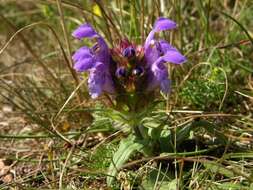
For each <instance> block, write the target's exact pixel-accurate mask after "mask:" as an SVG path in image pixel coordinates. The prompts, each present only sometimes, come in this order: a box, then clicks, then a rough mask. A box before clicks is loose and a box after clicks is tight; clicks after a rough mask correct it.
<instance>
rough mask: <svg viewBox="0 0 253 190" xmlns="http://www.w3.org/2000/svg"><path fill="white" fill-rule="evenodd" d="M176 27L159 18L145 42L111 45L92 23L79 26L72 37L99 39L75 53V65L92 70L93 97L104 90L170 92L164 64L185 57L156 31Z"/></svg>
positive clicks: (105, 91)
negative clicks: (110, 46) (141, 43)
mask: <svg viewBox="0 0 253 190" xmlns="http://www.w3.org/2000/svg"><path fill="white" fill-rule="evenodd" d="M174 28H176V23H175V22H173V21H171V20H169V19H166V18H159V19H157V21H156V22H155V24H154V27H153V29H152V30H151V32H150V33H149V35H148V37H147V38H146V41H145V43H144V44H143V45H136V44H134V43H131V42H129V41H128V40H127V39H124V40H122V41H121V42H120V43H119V46H117V47H113V48H111V49H110V48H109V47H108V46H107V44H106V42H105V40H104V39H103V38H102V37H101V36H100V35H99V34H98V33H97V32H96V31H95V30H94V29H93V28H92V27H91V25H89V24H83V25H81V26H79V27H78V28H77V29H76V30H75V31H74V32H73V34H72V35H73V36H74V37H75V38H77V39H83V38H92V39H95V40H96V43H95V45H94V46H93V47H91V48H89V47H86V46H83V47H81V48H80V49H78V50H77V51H76V53H75V54H74V55H73V60H74V62H75V65H74V68H75V70H76V71H78V72H85V71H88V72H89V79H88V87H89V92H90V95H91V97H92V98H97V97H98V96H99V95H101V94H102V93H109V94H116V96H117V95H120V94H124V93H142V94H143V93H149V92H152V91H154V90H155V89H157V88H160V90H161V91H162V92H163V93H165V94H167V93H168V92H169V89H170V81H169V79H168V70H167V67H166V65H165V63H167V62H169V63H173V64H182V63H184V62H185V61H186V58H185V57H184V56H183V55H182V54H181V53H180V52H179V51H178V50H177V49H176V48H174V47H173V46H171V45H170V44H169V43H168V42H166V41H165V40H159V39H156V38H155V34H156V33H159V32H161V31H164V30H170V29H174Z"/></svg>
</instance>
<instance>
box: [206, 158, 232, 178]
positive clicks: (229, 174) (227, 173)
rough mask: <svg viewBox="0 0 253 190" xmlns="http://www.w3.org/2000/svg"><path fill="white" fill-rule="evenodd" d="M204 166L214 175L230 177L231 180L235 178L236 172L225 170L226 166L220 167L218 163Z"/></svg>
mask: <svg viewBox="0 0 253 190" xmlns="http://www.w3.org/2000/svg"><path fill="white" fill-rule="evenodd" d="M203 165H204V166H205V168H207V169H209V170H210V171H212V172H213V173H219V174H222V175H224V176H226V177H229V178H231V177H234V176H235V174H234V172H232V171H231V170H229V169H227V168H225V167H224V166H220V165H218V164H217V163H210V162H209V163H204V164H203Z"/></svg>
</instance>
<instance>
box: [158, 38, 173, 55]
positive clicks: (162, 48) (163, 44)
mask: <svg viewBox="0 0 253 190" xmlns="http://www.w3.org/2000/svg"><path fill="white" fill-rule="evenodd" d="M158 44H159V45H157V47H158V49H159V50H160V51H161V52H163V53H164V54H165V53H166V52H167V51H169V50H177V49H176V48H175V47H173V46H172V45H170V44H169V43H168V42H167V41H166V40H159V42H158Z"/></svg>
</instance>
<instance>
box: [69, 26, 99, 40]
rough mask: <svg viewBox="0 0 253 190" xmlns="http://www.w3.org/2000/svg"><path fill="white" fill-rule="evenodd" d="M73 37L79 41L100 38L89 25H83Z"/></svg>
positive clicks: (75, 31)
mask: <svg viewBox="0 0 253 190" xmlns="http://www.w3.org/2000/svg"><path fill="white" fill-rule="evenodd" d="M72 36H74V37H75V38H77V39H82V38H93V37H96V36H98V34H97V32H96V31H95V30H94V29H93V28H92V26H91V25H89V24H83V25H81V26H79V27H78V28H77V29H76V30H74V32H73V33H72Z"/></svg>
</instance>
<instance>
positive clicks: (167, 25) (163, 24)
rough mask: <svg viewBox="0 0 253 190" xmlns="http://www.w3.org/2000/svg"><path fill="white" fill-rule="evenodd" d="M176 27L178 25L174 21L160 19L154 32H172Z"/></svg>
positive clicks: (156, 22)
mask: <svg viewBox="0 0 253 190" xmlns="http://www.w3.org/2000/svg"><path fill="white" fill-rule="evenodd" d="M176 27H177V24H176V23H175V22H174V21H172V20H170V19H167V18H163V17H160V18H158V19H157V20H156V21H155V24H154V27H153V30H154V31H155V32H160V31H163V30H171V29H174V28H176Z"/></svg>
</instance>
